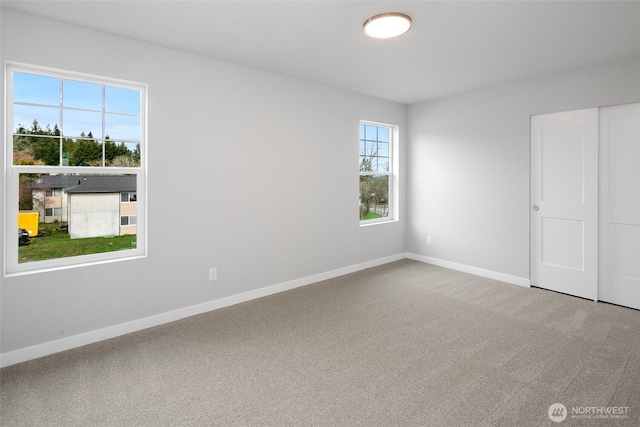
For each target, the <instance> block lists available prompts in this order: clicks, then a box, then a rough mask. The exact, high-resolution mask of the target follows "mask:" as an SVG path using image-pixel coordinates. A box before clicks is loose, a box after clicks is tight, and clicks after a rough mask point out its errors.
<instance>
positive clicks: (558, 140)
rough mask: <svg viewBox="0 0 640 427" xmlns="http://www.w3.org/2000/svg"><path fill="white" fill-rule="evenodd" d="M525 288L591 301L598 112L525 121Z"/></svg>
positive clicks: (595, 235)
mask: <svg viewBox="0 0 640 427" xmlns="http://www.w3.org/2000/svg"><path fill="white" fill-rule="evenodd" d="M531 187H532V188H531V207H532V211H531V243H532V245H531V282H532V285H533V286H539V287H542V288H546V289H551V290H554V291H558V292H564V293H567V294H571V295H576V296H580V297H584V298H589V299H597V296H598V294H597V285H598V282H597V280H598V244H597V241H598V109H597V108H593V109H588V110H579V111H569V112H563V113H553V114H543V115H538V116H533V117H532V118H531Z"/></svg>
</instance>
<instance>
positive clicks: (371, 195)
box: [360, 122, 393, 222]
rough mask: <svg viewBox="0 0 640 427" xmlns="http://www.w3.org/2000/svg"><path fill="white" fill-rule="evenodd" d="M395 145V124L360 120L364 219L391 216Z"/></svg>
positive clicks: (361, 212) (387, 217)
mask: <svg viewBox="0 0 640 427" xmlns="http://www.w3.org/2000/svg"><path fill="white" fill-rule="evenodd" d="M392 144H393V128H392V127H391V126H386V125H380V124H375V123H366V122H362V123H360V221H368V222H376V221H383V220H388V219H389V218H390V208H391V200H392V198H391V177H392V172H393V171H392V164H393V163H392V161H391V160H392V153H393V150H392Z"/></svg>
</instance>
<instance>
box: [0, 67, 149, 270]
mask: <svg viewBox="0 0 640 427" xmlns="http://www.w3.org/2000/svg"><path fill="white" fill-rule="evenodd" d="M14 71H15V72H23V73H30V74H38V75H42V76H49V77H55V78H59V79H69V80H75V81H81V82H87V83H95V84H101V85H105V86H115V87H121V88H127V89H134V90H140V91H141V99H140V128H141V135H140V166H138V167H106V166H95V167H89V166H30V165H29V166H25V165H14V164H13V132H14V129H13V124H14V123H13V72H14ZM5 82H6V84H5V99H4V104H5V117H4V122H5V137H4V152H5V162H4V178H5V179H4V181H5V183H4V209H5V212H4V214H5V221H4V236H5V239H4V255H5V259H4V276H5V277H9V276H16V275H23V274H31V273H38V272H44V271H51V270H59V269H65V268H75V267H80V266H87V265H95V264H102V263H106V262H116V261H124V260H131V259H137V258H143V257H146V256H147V205H148V201H147V197H146V195H147V170H148V166H147V157H148V146H147V85H146V84H144V83H138V82H132V81H126V80H119V79H112V78H108V77H102V76H94V75H89V74H84V73H77V72H72V71H65V70H59V69H53V68H48V67H41V66H34V65H29V64H22V63H17V62H7V63H6V64H5ZM103 114H104V113H103ZM103 117H104V116H103ZM103 120H104V119H103ZM103 139H104V135H103ZM22 173H39V174H47V173H69V174H89V175H91V174H106V175H122V174H128V175H136V193H137V199H138V200H137V203H138V204H137V207H136V216H137V224H136V225H137V230H136V235H137V236H136V241H137V244H136V245H135V247H133V248H132V249H129V250H126V251H116V252H107V253H99V254H88V255H81V256H75V257H68V258H56V259H49V260H44V261H32V262H26V263H19V262H18V244H17V242H18V234H17V233H18V199H19V194H18V193H19V188H18V182H19V175H20V174H22Z"/></svg>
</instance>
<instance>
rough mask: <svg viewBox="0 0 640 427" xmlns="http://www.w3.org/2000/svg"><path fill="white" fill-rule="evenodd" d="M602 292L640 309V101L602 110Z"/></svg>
mask: <svg viewBox="0 0 640 427" xmlns="http://www.w3.org/2000/svg"><path fill="white" fill-rule="evenodd" d="M600 161H601V172H600V198H601V205H600V275H599V276H600V277H599V282H600V286H599V290H598V294H599V298H600V299H601V300H603V301H608V302H612V303H615V304H620V305H624V306H628V307H633V308H637V309H640V104H630V105H619V106H615V107H606V108H602V109H601V110H600Z"/></svg>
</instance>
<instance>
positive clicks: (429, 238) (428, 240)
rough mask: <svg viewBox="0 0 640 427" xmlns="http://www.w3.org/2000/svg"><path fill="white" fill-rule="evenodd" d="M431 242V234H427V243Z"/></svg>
mask: <svg viewBox="0 0 640 427" xmlns="http://www.w3.org/2000/svg"><path fill="white" fill-rule="evenodd" d="M430 244H431V236H427V245H430Z"/></svg>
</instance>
